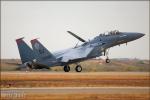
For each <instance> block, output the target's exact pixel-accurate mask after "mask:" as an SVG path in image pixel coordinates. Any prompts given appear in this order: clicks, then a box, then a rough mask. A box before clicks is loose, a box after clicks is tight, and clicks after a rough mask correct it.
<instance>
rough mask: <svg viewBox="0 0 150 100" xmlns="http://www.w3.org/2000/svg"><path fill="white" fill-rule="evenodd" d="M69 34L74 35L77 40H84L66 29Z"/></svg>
mask: <svg viewBox="0 0 150 100" xmlns="http://www.w3.org/2000/svg"><path fill="white" fill-rule="evenodd" d="M67 32H68V33H69V34H71V35H72V36H74V37H75V38H77V39H78V40H80V41H81V42H86V41H85V40H84V39H82V38H81V37H79V36H77V35H76V34H74V33H72V32H71V31H67Z"/></svg>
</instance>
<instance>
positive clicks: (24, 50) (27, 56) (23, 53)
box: [16, 38, 35, 63]
mask: <svg viewBox="0 0 150 100" xmlns="http://www.w3.org/2000/svg"><path fill="white" fill-rule="evenodd" d="M16 43H17V46H18V50H19V54H20V58H21V61H22V63H25V62H28V61H32V60H33V59H34V58H35V55H34V52H33V50H32V49H31V48H30V47H29V46H28V45H27V44H26V43H25V42H24V41H23V38H19V39H16Z"/></svg>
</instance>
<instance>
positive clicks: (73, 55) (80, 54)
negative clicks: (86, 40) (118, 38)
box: [61, 47, 93, 62]
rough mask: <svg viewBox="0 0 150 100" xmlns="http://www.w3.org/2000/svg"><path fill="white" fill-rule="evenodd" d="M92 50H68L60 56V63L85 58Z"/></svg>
mask: <svg viewBox="0 0 150 100" xmlns="http://www.w3.org/2000/svg"><path fill="white" fill-rule="evenodd" d="M92 50H93V47H89V48H75V49H74V48H73V49H70V50H69V51H68V52H66V53H64V54H63V55H62V56H61V57H62V60H61V61H62V62H68V61H69V60H76V59H81V58H86V57H87V56H88V55H89V53H90V52H91V51H92Z"/></svg>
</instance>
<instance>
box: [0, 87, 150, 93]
mask: <svg viewBox="0 0 150 100" xmlns="http://www.w3.org/2000/svg"><path fill="white" fill-rule="evenodd" d="M149 92H150V87H43V88H42V87H40V88H2V89H1V94H9V93H41V94H42V93H49V94H79V93H91V94H92V93H93V94H95V93H96V94H145V93H149Z"/></svg>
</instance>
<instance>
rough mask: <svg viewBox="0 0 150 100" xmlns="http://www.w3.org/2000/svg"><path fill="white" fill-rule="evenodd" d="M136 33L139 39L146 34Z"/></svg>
mask: <svg viewBox="0 0 150 100" xmlns="http://www.w3.org/2000/svg"><path fill="white" fill-rule="evenodd" d="M134 34H136V38H137V39H138V38H140V37H143V36H144V35H145V34H143V33H134Z"/></svg>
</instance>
